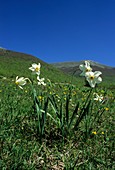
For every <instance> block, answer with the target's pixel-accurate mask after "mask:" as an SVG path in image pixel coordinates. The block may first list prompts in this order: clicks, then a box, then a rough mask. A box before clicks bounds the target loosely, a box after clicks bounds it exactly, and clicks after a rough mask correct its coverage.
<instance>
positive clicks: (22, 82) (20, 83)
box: [15, 76, 26, 89]
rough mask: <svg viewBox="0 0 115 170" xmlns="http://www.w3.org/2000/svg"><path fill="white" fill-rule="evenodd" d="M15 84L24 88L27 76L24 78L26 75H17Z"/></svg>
mask: <svg viewBox="0 0 115 170" xmlns="http://www.w3.org/2000/svg"><path fill="white" fill-rule="evenodd" d="M15 84H16V85H17V86H19V87H20V88H21V89H23V87H22V86H24V85H25V84H26V78H24V77H20V78H18V76H17V77H16V80H15Z"/></svg>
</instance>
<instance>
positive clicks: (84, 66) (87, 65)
mask: <svg viewBox="0 0 115 170" xmlns="http://www.w3.org/2000/svg"><path fill="white" fill-rule="evenodd" d="M79 69H80V70H81V71H82V73H81V74H80V76H85V73H86V72H89V71H92V68H91V67H90V62H89V61H85V64H81V65H80V66H79Z"/></svg>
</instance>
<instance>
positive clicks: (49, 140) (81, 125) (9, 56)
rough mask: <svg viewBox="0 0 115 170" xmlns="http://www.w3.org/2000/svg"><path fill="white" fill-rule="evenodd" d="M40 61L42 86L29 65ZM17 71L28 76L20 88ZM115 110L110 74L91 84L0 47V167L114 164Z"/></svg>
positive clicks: (91, 169) (67, 169)
mask: <svg viewBox="0 0 115 170" xmlns="http://www.w3.org/2000/svg"><path fill="white" fill-rule="evenodd" d="M39 62H40V63H41V74H40V76H41V78H42V77H43V78H45V80H44V82H45V83H46V86H43V85H38V84H37V80H36V75H33V74H32V73H31V71H30V70H29V69H28V68H29V67H31V65H32V63H37V64H38V63H39ZM16 76H19V77H22V76H24V77H25V78H29V80H30V81H28V80H27V83H26V84H25V85H24V86H23V89H21V88H19V87H18V86H17V84H16V83H15V79H16ZM96 94H98V95H99V96H102V97H103V99H102V100H101V101H99V100H95V97H96V96H95V95H96ZM114 113H115V77H113V78H112V77H111V78H110V77H104V79H103V81H102V83H100V84H99V85H98V86H96V87H95V88H91V87H90V86H87V85H85V79H84V78H83V77H80V76H78V77H73V76H70V75H67V74H64V73H62V72H61V71H59V70H58V69H56V68H54V67H53V66H51V65H48V64H47V63H45V62H43V61H41V60H39V59H37V58H34V57H32V56H29V55H25V54H20V53H16V52H15V53H14V52H11V51H9V52H1V53H0V169H1V170H114V169H115V162H114V156H115V154H114V118H115V116H114Z"/></svg>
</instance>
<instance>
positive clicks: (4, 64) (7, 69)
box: [0, 48, 76, 82]
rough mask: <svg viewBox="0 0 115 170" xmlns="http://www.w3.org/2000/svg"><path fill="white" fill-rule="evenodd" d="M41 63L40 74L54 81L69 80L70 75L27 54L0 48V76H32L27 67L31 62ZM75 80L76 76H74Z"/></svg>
mask: <svg viewBox="0 0 115 170" xmlns="http://www.w3.org/2000/svg"><path fill="white" fill-rule="evenodd" d="M39 62H40V63H41V76H42V77H45V78H48V79H50V80H52V81H54V82H57V81H58V82H59V81H60V82H65V81H66V82H67V81H71V76H68V75H67V74H65V73H63V72H62V71H60V70H59V69H57V68H55V67H53V66H51V65H49V64H47V63H46V62H44V61H42V60H40V59H39V58H37V57H34V56H32V55H29V54H25V53H20V52H15V51H11V50H7V49H3V48H0V76H5V77H8V78H15V77H16V76H17V75H18V76H25V77H30V78H31V77H32V74H31V71H30V70H29V69H28V68H29V67H30V66H31V64H32V63H39ZM74 79H75V80H76V78H74Z"/></svg>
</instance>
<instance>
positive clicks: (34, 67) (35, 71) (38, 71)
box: [29, 63, 41, 75]
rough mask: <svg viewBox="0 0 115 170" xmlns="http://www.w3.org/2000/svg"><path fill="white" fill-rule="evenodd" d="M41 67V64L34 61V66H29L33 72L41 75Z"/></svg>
mask: <svg viewBox="0 0 115 170" xmlns="http://www.w3.org/2000/svg"><path fill="white" fill-rule="evenodd" d="M40 68H41V64H40V63H38V64H36V63H33V64H32V67H29V69H30V70H31V71H32V72H33V74H37V75H40Z"/></svg>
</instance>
